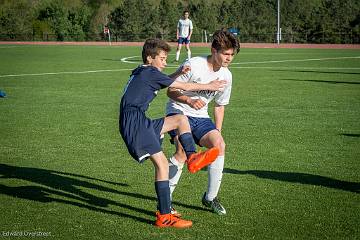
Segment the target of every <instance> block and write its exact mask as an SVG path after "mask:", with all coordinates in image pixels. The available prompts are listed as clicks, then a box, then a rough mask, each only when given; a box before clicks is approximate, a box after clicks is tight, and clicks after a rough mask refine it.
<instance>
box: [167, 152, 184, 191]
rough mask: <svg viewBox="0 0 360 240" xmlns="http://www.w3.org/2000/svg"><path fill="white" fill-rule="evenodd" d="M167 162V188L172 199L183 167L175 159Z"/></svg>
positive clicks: (182, 164)
mask: <svg viewBox="0 0 360 240" xmlns="http://www.w3.org/2000/svg"><path fill="white" fill-rule="evenodd" d="M169 160H170V162H169V186H170V196H171V198H172V193H173V192H174V190H175V187H176V185H177V184H178V182H179V180H180V177H181V173H182V170H183V167H184V163H182V162H179V161H178V160H176V159H175V157H171V158H170V159H169Z"/></svg>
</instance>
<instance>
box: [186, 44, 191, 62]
mask: <svg viewBox="0 0 360 240" xmlns="http://www.w3.org/2000/svg"><path fill="white" fill-rule="evenodd" d="M185 47H186V51H187V56H188V58H187V59H188V60H189V59H190V58H191V51H190V44H189V43H188V44H186V45H185Z"/></svg>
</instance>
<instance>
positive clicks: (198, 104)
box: [187, 98, 206, 110]
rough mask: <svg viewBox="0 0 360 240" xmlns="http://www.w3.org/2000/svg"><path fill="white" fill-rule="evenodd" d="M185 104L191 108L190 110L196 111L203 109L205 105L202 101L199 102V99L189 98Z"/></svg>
mask: <svg viewBox="0 0 360 240" xmlns="http://www.w3.org/2000/svg"><path fill="white" fill-rule="evenodd" d="M187 104H188V105H189V106H190V107H192V108H194V109H196V110H199V109H201V108H203V107H204V106H205V105H206V103H205V102H204V101H203V100H201V99H192V98H189V100H188V101H187Z"/></svg>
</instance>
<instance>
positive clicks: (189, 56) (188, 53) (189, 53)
mask: <svg viewBox="0 0 360 240" xmlns="http://www.w3.org/2000/svg"><path fill="white" fill-rule="evenodd" d="M187 55H188V60H190V58H191V51H190V49H189V50H188V51H187Z"/></svg>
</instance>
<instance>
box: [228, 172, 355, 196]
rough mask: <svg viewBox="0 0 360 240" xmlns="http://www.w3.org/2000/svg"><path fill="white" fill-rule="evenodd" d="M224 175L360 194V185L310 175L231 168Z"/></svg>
mask: <svg viewBox="0 0 360 240" xmlns="http://www.w3.org/2000/svg"><path fill="white" fill-rule="evenodd" d="M224 173H231V174H250V175H254V176H256V177H259V178H265V179H271V180H278V181H284V182H293V183H301V184H308V185H315V186H322V187H327V188H334V189H339V190H344V191H349V192H354V193H360V183H357V182H347V181H341V180H336V179H333V178H329V177H323V176H319V175H313V174H308V173H293V172H276V171H264V170H245V171H241V170H236V169H230V168H225V169H224Z"/></svg>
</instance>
